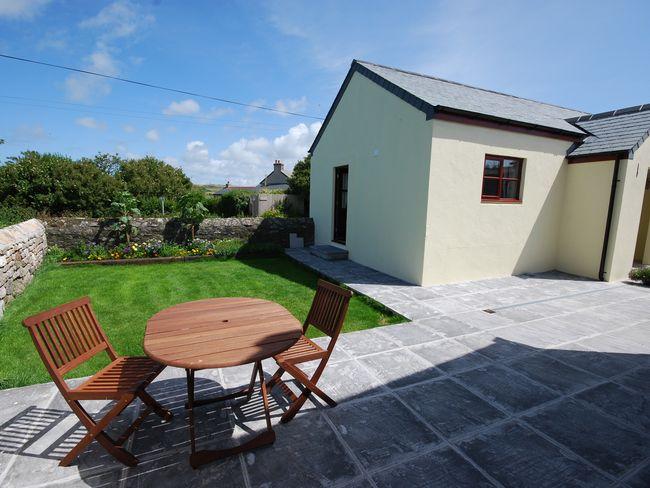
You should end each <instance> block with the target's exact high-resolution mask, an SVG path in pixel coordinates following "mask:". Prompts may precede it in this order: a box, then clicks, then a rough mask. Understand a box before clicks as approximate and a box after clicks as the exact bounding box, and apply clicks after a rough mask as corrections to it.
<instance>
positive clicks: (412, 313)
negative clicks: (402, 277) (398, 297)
mask: <svg viewBox="0 0 650 488" xmlns="http://www.w3.org/2000/svg"><path fill="white" fill-rule="evenodd" d="M390 308H392V309H393V310H395V311H396V312H397V313H399V314H400V315H403V316H404V317H406V318H408V319H410V320H419V319H424V318H427V317H438V316H440V315H442V312H440V311H439V310H436V309H435V308H433V307H430V306H428V305H426V304H425V303H424V302H419V301H407V302H402V303H397V304H395V305H391V307H390Z"/></svg>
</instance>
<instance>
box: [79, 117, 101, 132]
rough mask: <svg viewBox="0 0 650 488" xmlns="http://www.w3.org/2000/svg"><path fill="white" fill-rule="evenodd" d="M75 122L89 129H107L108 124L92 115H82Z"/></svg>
mask: <svg viewBox="0 0 650 488" xmlns="http://www.w3.org/2000/svg"><path fill="white" fill-rule="evenodd" d="M75 123H76V124H77V125H80V126H81V127H86V128H87V129H105V128H106V124H104V123H103V122H99V121H98V120H96V119H94V118H92V117H80V118H78V119H77V120H75Z"/></svg>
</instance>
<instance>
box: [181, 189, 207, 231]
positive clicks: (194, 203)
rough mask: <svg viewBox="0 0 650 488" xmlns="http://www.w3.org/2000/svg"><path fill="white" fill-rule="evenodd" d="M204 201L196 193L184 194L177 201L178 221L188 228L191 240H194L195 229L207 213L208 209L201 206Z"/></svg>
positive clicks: (202, 196)
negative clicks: (179, 211)
mask: <svg viewBox="0 0 650 488" xmlns="http://www.w3.org/2000/svg"><path fill="white" fill-rule="evenodd" d="M204 201H205V196H204V195H203V193H202V192H198V191H192V192H189V193H186V194H185V195H183V196H182V197H180V198H179V199H178V205H179V207H180V209H181V215H180V220H181V222H183V223H184V224H186V225H188V226H189V228H190V231H191V233H192V240H194V234H195V230H196V227H197V226H198V225H200V224H201V222H203V220H204V219H205V218H206V217H207V216H208V213H209V211H208V209H207V208H206V207H205V205H203V202H204Z"/></svg>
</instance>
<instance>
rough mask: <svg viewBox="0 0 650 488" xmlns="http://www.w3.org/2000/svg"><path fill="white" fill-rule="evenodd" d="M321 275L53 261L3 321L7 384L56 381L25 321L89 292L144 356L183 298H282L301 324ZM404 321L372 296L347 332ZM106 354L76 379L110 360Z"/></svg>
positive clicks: (218, 264)
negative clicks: (164, 316) (146, 343)
mask: <svg viewBox="0 0 650 488" xmlns="http://www.w3.org/2000/svg"><path fill="white" fill-rule="evenodd" d="M316 280H317V276H316V275H315V274H314V273H312V272H311V271H309V270H307V269H306V268H304V267H302V266H300V265H298V264H296V263H295V262H293V261H291V260H289V259H288V258H286V257H276V258H256V259H245V260H227V261H220V260H216V259H214V260H208V261H194V262H185V263H172V264H150V265H123V266H97V265H86V266H74V267H71V266H68V267H64V266H60V265H58V264H53V263H48V264H46V265H44V266H43V268H41V270H40V271H39V272H38V273H37V275H36V277H35V278H34V281H33V282H32V283H31V284H30V285H29V286H28V287H27V289H26V290H25V292H24V293H23V294H22V295H20V296H19V297H18V298H17V299H15V300H14V301H12V302H11V303H10V304H9V306H8V307H7V310H6V311H5V315H4V318H3V319H2V320H0V389H2V388H11V387H16V386H24V385H30V384H35V383H43V382H46V381H49V379H50V378H49V376H48V374H47V372H46V370H45V368H44V367H43V365H42V362H41V360H40V358H39V357H38V354H37V353H36V350H35V349H34V345H33V343H32V340H31V338H30V337H29V334H28V332H27V330H26V329H25V328H24V327H23V326H22V324H21V321H22V319H23V318H25V317H27V316H29V315H32V314H35V313H37V312H40V311H43V310H47V309H49V308H52V307H54V306H56V305H60V304H62V303H65V302H68V301H71V300H74V299H75V298H79V297H82V296H84V295H88V296H90V297H91V299H92V304H93V308H94V309H95V312H96V313H97V316H98V318H99V321H100V323H101V324H102V327H104V329H105V330H106V333H107V334H108V337H109V339H110V340H111V342H112V343H113V345H114V347H115V348H116V350H117V352H118V353H119V354H124V355H141V354H143V351H142V339H143V336H144V329H145V325H146V322H147V319H148V318H149V317H151V316H152V315H153V314H155V313H156V312H158V311H159V310H162V309H163V308H166V307H169V306H170V305H174V304H176V303H181V302H186V301H190V300H199V299H201V298H211V297H233V296H248V297H257V298H264V299H267V300H272V301H275V302H278V303H280V304H281V305H283V306H284V307H286V308H287V309H288V310H289V311H291V313H292V314H293V315H294V316H295V317H296V318H298V319H299V320H300V321H301V322H302V321H303V320H304V319H305V317H306V316H307V312H308V310H309V306H310V304H311V301H312V298H313V296H314V291H315V287H316ZM403 320H404V319H403V318H402V317H400V316H398V315H394V314H392V313H391V312H390V311H388V310H386V309H384V308H382V307H381V306H378V305H377V304H375V303H373V302H371V301H370V300H368V299H366V298H365V297H360V296H354V297H353V298H352V301H351V302H350V309H349V311H348V315H347V319H346V321H345V325H344V331H352V330H360V329H368V328H372V327H377V326H379V325H385V324H390V323H396V322H401V321H403ZM107 362H108V360H107V358H106V357H105V355H104V354H101V355H99V356H97V357H95V358H94V359H93V360H92V361H91V362H89V363H87V364H85V365H83V366H81V367H80V368H78V369H77V370H75V371H74V372H73V374H72V375H71V376H73V377H74V376H85V375H88V374H92V373H94V372H95V371H97V370H98V369H99V368H100V367H102V366H104V365H105V364H107Z"/></svg>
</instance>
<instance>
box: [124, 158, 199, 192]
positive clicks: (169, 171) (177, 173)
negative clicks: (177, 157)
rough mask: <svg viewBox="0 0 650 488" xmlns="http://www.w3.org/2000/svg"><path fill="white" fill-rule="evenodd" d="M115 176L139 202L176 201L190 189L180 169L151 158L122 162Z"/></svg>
mask: <svg viewBox="0 0 650 488" xmlns="http://www.w3.org/2000/svg"><path fill="white" fill-rule="evenodd" d="M116 176H117V178H118V179H119V180H121V181H122V182H124V185H125V186H126V189H127V190H128V191H129V192H130V193H131V194H132V195H133V196H134V197H136V198H137V199H139V200H142V199H145V198H151V197H162V196H164V197H166V198H168V199H171V200H176V199H177V198H179V197H180V196H181V195H184V194H185V193H187V192H188V191H190V190H191V189H192V183H191V181H190V179H189V178H188V177H187V176H186V175H185V173H183V170H182V169H179V168H174V167H173V166H171V165H169V164H167V163H165V162H164V161H161V160H160V159H156V158H154V157H152V156H147V157H144V158H142V159H131V160H128V161H123V162H122V164H121V165H120V169H119V170H118V172H117V175H116Z"/></svg>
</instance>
